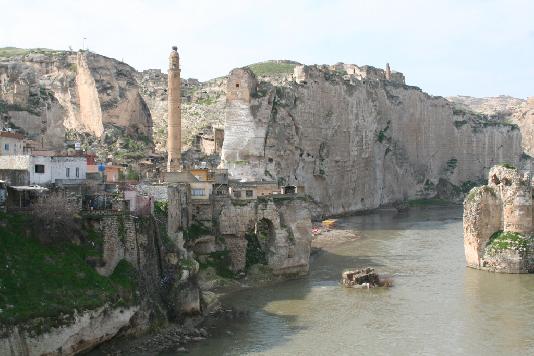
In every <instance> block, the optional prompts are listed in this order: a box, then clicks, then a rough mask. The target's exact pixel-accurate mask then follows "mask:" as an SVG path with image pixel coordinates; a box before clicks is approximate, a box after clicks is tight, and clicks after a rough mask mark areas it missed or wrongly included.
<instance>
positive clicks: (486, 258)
mask: <svg viewBox="0 0 534 356" xmlns="http://www.w3.org/2000/svg"><path fill="white" fill-rule="evenodd" d="M532 205H533V199H532V182H531V176H530V174H529V173H524V174H522V173H520V172H519V171H518V170H516V169H515V168H506V167H502V166H495V167H493V168H492V169H491V170H490V172H489V178H488V185H485V186H482V187H476V188H473V189H472V190H471V191H470V192H469V194H468V195H467V198H466V199H465V201H464V247H465V257H466V261H467V265H468V266H469V267H473V268H480V269H487V270H491V271H496V272H507V273H527V272H531V271H533V270H534V264H533V262H534V256H533V255H534V248H533V247H534V245H533V244H534V238H533V233H534V225H533V219H534V215H533V206H532Z"/></svg>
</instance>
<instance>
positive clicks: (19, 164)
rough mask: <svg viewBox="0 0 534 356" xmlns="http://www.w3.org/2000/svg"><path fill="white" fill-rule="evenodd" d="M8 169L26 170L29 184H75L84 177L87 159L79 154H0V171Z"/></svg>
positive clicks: (7, 170)
mask: <svg viewBox="0 0 534 356" xmlns="http://www.w3.org/2000/svg"><path fill="white" fill-rule="evenodd" d="M9 171H19V172H20V171H25V172H27V176H28V180H29V182H28V183H27V184H30V185H33V184H37V185H45V184H51V183H56V184H76V183H81V182H82V181H83V180H85V178H86V174H87V160H86V158H85V157H80V156H59V155H57V156H54V155H50V156H29V155H20V156H0V173H2V172H9ZM0 175H1V174H0ZM7 176H8V175H7V174H6V177H7ZM6 180H7V179H6Z"/></svg>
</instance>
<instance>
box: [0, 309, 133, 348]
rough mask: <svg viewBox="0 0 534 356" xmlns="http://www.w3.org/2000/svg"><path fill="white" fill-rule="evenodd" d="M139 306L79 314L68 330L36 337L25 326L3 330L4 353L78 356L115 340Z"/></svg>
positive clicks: (63, 329)
mask: <svg viewBox="0 0 534 356" xmlns="http://www.w3.org/2000/svg"><path fill="white" fill-rule="evenodd" d="M138 309H139V308H138V307H130V308H114V309H113V308H111V307H109V306H103V307H101V308H99V309H96V310H92V311H88V312H84V313H80V314H77V315H75V317H74V320H73V322H72V323H71V324H70V325H68V326H65V327H60V328H51V329H50V330H48V331H47V332H46V333H44V334H40V335H34V334H33V333H32V332H29V331H24V330H23V328H21V327H15V328H13V329H10V330H2V334H1V335H2V336H0V354H1V355H6V356H34V355H35V356H38V355H50V356H54V355H58V356H59V355H74V354H78V353H81V352H83V351H86V350H90V349H92V348H94V347H95V346H96V345H98V344H101V343H102V342H104V341H106V340H109V339H111V338H112V337H113V336H115V335H116V334H117V333H118V332H119V330H121V329H122V328H124V327H126V326H127V325H128V324H129V323H130V320H131V319H132V317H133V316H134V314H135V313H136V312H137V311H138Z"/></svg>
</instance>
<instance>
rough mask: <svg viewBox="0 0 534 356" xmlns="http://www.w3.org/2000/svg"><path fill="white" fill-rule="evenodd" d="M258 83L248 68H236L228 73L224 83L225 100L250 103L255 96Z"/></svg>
mask: <svg viewBox="0 0 534 356" xmlns="http://www.w3.org/2000/svg"><path fill="white" fill-rule="evenodd" d="M257 86H258V81H257V80H256V76H255V75H254V73H252V71H251V70H250V69H248V68H236V69H234V70H232V71H231V72H230V75H229V76H228V80H227V81H226V99H227V101H231V100H240V101H243V102H245V103H250V101H251V99H252V97H253V96H254V95H255V94H256V91H257Z"/></svg>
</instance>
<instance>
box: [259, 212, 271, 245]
mask: <svg viewBox="0 0 534 356" xmlns="http://www.w3.org/2000/svg"><path fill="white" fill-rule="evenodd" d="M255 230H256V231H255V233H256V236H258V240H259V241H260V243H261V244H262V245H263V244H264V243H265V242H267V241H269V240H271V239H274V225H273V222H272V221H271V220H269V219H266V218H263V219H260V220H259V221H258V222H257V223H256V229H255Z"/></svg>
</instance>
